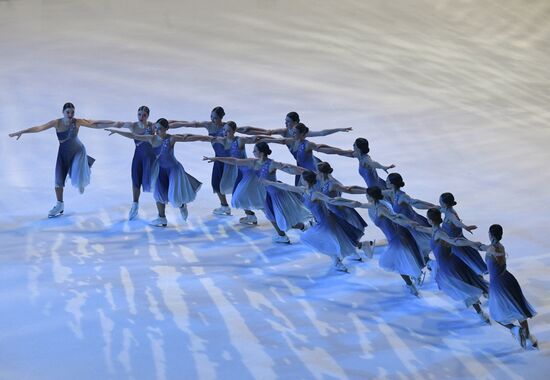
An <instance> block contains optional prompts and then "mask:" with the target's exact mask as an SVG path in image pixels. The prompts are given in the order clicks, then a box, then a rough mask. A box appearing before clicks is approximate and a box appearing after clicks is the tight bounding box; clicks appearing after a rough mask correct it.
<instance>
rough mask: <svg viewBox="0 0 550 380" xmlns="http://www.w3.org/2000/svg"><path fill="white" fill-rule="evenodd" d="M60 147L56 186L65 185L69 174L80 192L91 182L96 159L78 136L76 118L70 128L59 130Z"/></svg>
mask: <svg viewBox="0 0 550 380" xmlns="http://www.w3.org/2000/svg"><path fill="white" fill-rule="evenodd" d="M61 123H62V121H61V119H59V120H58V121H57V127H58V128H59V127H60V126H61ZM56 134H57V139H58V140H59V149H58V151H57V162H56V164H55V187H65V180H66V179H67V174H68V175H69V177H70V178H71V184H72V185H73V186H74V187H76V188H77V189H78V190H79V191H80V193H83V192H84V188H85V187H86V186H88V185H89V184H90V176H91V170H90V168H91V167H92V164H93V163H94V161H95V159H93V158H92V157H90V156H88V155H87V154H86V148H85V147H84V144H82V142H81V141H80V140H79V138H78V127H77V126H76V120H74V119H72V120H71V125H70V126H69V129H67V130H66V131H63V132H57V130H56Z"/></svg>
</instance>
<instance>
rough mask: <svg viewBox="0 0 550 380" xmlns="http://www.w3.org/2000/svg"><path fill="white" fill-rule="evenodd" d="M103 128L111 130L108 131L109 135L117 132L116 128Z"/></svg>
mask: <svg viewBox="0 0 550 380" xmlns="http://www.w3.org/2000/svg"><path fill="white" fill-rule="evenodd" d="M105 130H106V131H107V132H111V133H109V136H111V135H114V134H115V133H117V132H118V131H116V130H114V129H111V128H105Z"/></svg>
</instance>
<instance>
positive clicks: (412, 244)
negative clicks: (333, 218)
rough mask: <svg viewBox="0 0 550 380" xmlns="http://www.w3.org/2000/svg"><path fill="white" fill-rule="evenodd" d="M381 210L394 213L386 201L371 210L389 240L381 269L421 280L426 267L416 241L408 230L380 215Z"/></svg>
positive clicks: (378, 225) (381, 261)
mask: <svg viewBox="0 0 550 380" xmlns="http://www.w3.org/2000/svg"><path fill="white" fill-rule="evenodd" d="M381 208H385V209H386V210H387V211H388V212H390V213H392V212H393V211H392V209H391V205H390V204H389V203H387V202H386V201H379V202H377V203H376V204H375V206H374V207H373V208H370V209H369V216H370V218H371V220H372V221H373V222H374V224H375V225H376V226H377V227H378V228H380V230H382V232H383V233H384V235H385V236H386V239H388V245H387V247H386V249H385V251H384V252H383V253H382V255H381V256H380V259H379V261H378V263H379V265H380V267H382V268H383V269H385V270H387V271H391V272H397V273H399V274H401V275H407V276H410V277H412V278H419V277H420V275H421V273H422V268H423V267H424V258H423V256H422V253H421V252H420V249H419V248H418V245H417V244H416V241H415V240H414V238H413V236H412V235H411V233H410V232H409V230H408V229H406V228H405V227H402V226H400V225H398V224H396V223H394V222H393V221H391V220H390V219H388V218H387V217H385V216H383V215H380V209H381Z"/></svg>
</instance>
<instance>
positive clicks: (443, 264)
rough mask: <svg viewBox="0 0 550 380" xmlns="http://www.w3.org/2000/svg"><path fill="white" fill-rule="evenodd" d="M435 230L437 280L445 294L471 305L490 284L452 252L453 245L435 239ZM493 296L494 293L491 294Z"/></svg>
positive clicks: (434, 250) (433, 239)
mask: <svg viewBox="0 0 550 380" xmlns="http://www.w3.org/2000/svg"><path fill="white" fill-rule="evenodd" d="M438 231H442V229H441V228H440V227H438V228H437V229H436V230H434V233H433V236H432V239H431V245H432V251H433V253H434V255H435V259H436V261H437V267H438V270H437V273H436V275H435V281H436V283H437V285H438V287H439V289H441V290H442V291H443V292H444V293H445V294H447V295H448V296H449V297H451V298H452V299H454V300H456V301H462V302H464V304H465V305H466V306H471V305H473V304H475V303H477V302H478V301H479V298H480V297H481V295H482V294H483V293H487V292H488V291H489V284H488V283H487V282H486V281H485V280H484V279H483V278H482V277H480V276H478V275H477V273H475V272H474V271H473V270H472V268H470V267H469V266H468V265H466V263H464V261H462V260H460V259H459V258H458V257H457V256H456V255H454V254H453V253H452V249H451V245H450V244H449V243H447V242H445V241H443V240H437V241H436V240H435V238H434V237H435V234H436V233H437V232H438ZM491 296H492V295H491Z"/></svg>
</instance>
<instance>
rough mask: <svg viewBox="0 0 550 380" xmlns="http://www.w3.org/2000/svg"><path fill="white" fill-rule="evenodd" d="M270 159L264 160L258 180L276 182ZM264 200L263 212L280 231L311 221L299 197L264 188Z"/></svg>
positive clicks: (309, 214) (279, 190) (271, 188)
mask: <svg viewBox="0 0 550 380" xmlns="http://www.w3.org/2000/svg"><path fill="white" fill-rule="evenodd" d="M271 162H272V160H271V159H268V160H266V161H265V162H264V163H263V164H262V165H261V167H260V168H259V170H258V171H256V173H257V175H258V177H259V178H262V179H267V180H269V181H273V182H277V175H276V173H275V172H270V171H269V169H270V166H271ZM265 189H266V198H265V202H264V207H263V211H264V213H265V216H266V218H267V219H268V220H269V221H270V222H274V223H276V224H277V226H278V227H279V228H280V229H281V230H282V231H288V230H289V229H291V228H292V227H293V226H295V225H297V224H298V223H306V222H307V221H309V220H311V219H312V215H311V213H310V212H309V211H308V209H307V208H306V207H305V206H304V203H303V201H302V200H301V198H300V197H299V196H296V195H295V194H294V193H291V192H289V191H285V190H281V189H278V188H276V187H273V186H265Z"/></svg>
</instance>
